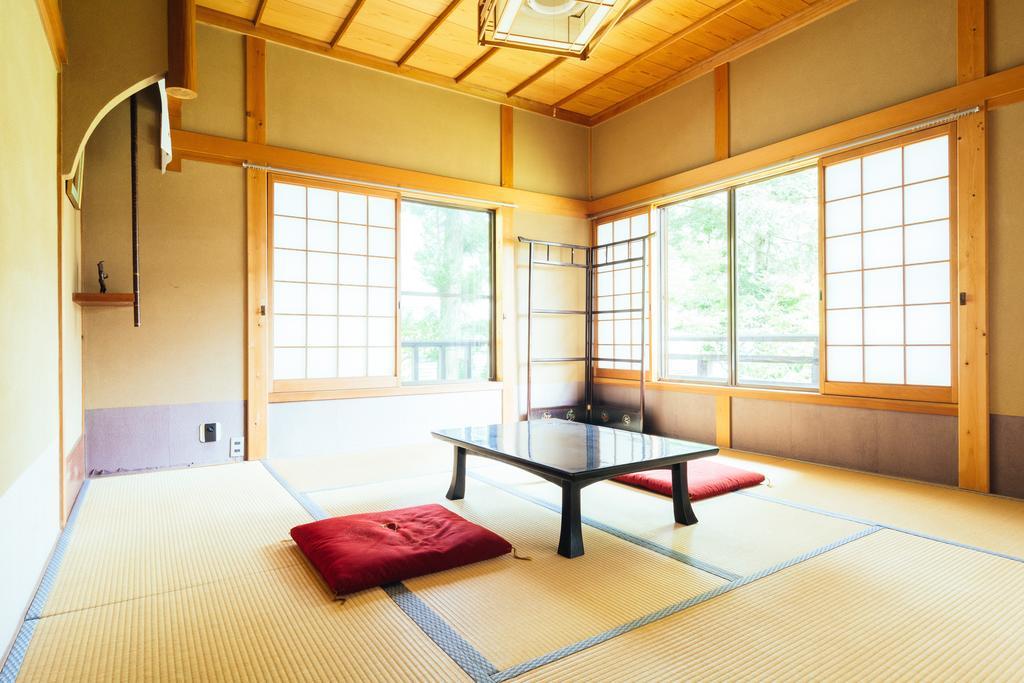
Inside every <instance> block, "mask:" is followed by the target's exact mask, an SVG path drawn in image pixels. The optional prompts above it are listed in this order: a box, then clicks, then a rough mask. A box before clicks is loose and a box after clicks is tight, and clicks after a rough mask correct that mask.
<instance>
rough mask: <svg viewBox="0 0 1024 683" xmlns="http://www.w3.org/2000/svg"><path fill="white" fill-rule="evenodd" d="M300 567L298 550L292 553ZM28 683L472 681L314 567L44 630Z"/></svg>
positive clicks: (377, 604)
mask: <svg viewBox="0 0 1024 683" xmlns="http://www.w3.org/2000/svg"><path fill="white" fill-rule="evenodd" d="M289 552H290V554H291V555H292V556H293V559H295V560H298V559H299V557H298V553H297V551H289ZM19 680H20V681H153V680H165V681H461V680H468V677H467V676H466V674H465V673H464V672H462V670H461V669H459V667H458V666H457V665H456V664H455V663H454V662H453V661H452V660H451V659H450V658H449V657H448V656H447V655H445V654H444V653H443V652H442V651H441V650H440V649H439V648H438V647H437V646H436V645H434V644H433V643H432V642H431V641H430V639H429V638H428V637H427V636H426V635H425V634H424V633H423V632H422V631H421V630H420V629H419V627H418V626H416V624H415V623H413V621H412V620H410V619H409V617H407V616H406V615H405V614H404V613H403V612H402V610H401V609H399V607H398V606H397V605H396V604H395V603H394V602H393V601H392V600H391V598H389V597H388V596H387V595H386V594H385V593H384V591H383V590H380V589H374V590H371V591H364V592H362V593H360V594H358V595H356V596H354V597H352V598H350V599H349V600H347V601H345V602H344V603H341V602H338V601H334V600H332V599H331V597H330V596H329V595H328V594H327V592H326V590H325V589H324V588H323V586H322V584H321V582H320V580H319V578H318V577H317V576H316V575H315V574H314V573H313V571H312V570H311V569H309V568H308V566H307V565H306V564H305V563H304V562H297V563H294V564H292V565H290V566H287V567H283V568H281V569H277V570H273V571H269V572H265V573H262V574H258V575H248V576H244V577H240V578H237V579H231V580H226V581H219V582H217V583H212V584H207V585H204V586H198V587H195V588H191V589H188V590H183V591H176V592H171V593H163V594H161V595H155V596H150V597H145V598H140V599H138V600H130V601H126V602H120V603H117V604H112V605H105V606H103V607H97V608H94V609H88V610H81V611H76V612H69V613H66V614H60V615H56V616H52V617H46V618H43V619H41V620H40V621H39V624H38V626H37V628H36V631H35V635H34V637H33V640H32V646H31V647H30V648H29V651H28V654H27V656H26V658H25V661H24V663H23V665H22V668H21V676H20V677H19Z"/></svg>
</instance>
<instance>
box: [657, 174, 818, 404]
mask: <svg viewBox="0 0 1024 683" xmlns="http://www.w3.org/2000/svg"><path fill="white" fill-rule="evenodd" d="M817 194H818V191H817V170H816V169H814V168H810V169H804V170H801V171H797V172H794V173H789V174H786V175H780V176H775V177H772V178H769V179H767V180H762V181H758V182H753V183H750V184H747V185H742V186H738V187H735V188H730V189H727V190H722V191H720V192H715V193H713V194H708V195H704V196H701V197H696V198H694V199H688V200H685V201H682V202H677V203H675V204H670V205H668V206H665V207H662V208H661V209H660V225H661V232H662V250H663V253H664V256H663V259H662V266H663V274H662V289H663V292H664V294H663V304H662V306H663V309H662V325H661V329H662V373H663V375H664V376H666V377H667V378H669V379H682V380H690V381H700V382H716V383H723V384H724V383H730V384H741V385H757V386H779V387H800V388H816V387H817V386H818V383H819V370H818V357H819V354H818V335H819V322H818V291H819V287H818V233H817V222H818V201H817Z"/></svg>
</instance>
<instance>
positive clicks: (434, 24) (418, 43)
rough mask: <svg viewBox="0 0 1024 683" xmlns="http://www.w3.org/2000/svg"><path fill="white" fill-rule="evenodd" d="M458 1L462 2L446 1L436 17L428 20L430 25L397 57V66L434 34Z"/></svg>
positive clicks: (403, 62)
mask: <svg viewBox="0 0 1024 683" xmlns="http://www.w3.org/2000/svg"><path fill="white" fill-rule="evenodd" d="M460 2H462V0H452V1H451V2H450V3H448V6H447V7H445V8H444V11H443V12H441V14H439V15H437V18H436V19H434V21H432V22H430V26H428V27H427V30H425V31H424V32H423V33H421V34H420V36H419V38H417V39H416V40H415V41H413V44H412V45H411V46H409V49H408V50H406V51H405V54H403V55H402V56H401V57H399V58H398V62H397V64H398V66H403V65H404V64H405V63H406V62H408V61H409V60H410V59H412V56H413V55H414V54H416V51H417V50H419V49H420V46H421V45H423V43H425V42H427V40H429V39H430V36H432V35H434V31H436V30H437V29H439V28H440V27H441V24H443V23H444V22H445V21H447V19H448V17H449V15H451V13H452V12H454V11H455V8H456V7H458V6H459V3H460Z"/></svg>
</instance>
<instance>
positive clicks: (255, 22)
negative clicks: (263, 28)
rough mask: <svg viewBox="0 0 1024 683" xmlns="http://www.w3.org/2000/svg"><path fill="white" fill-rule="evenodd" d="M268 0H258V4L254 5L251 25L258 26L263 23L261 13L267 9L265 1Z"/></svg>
mask: <svg viewBox="0 0 1024 683" xmlns="http://www.w3.org/2000/svg"><path fill="white" fill-rule="evenodd" d="M268 2H270V0H260V4H259V5H257V6H256V16H255V17H253V18H252V25H253V26H259V25H260V24H262V23H263V13H264V12H266V11H267V3H268Z"/></svg>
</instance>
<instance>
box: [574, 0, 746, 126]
mask: <svg viewBox="0 0 1024 683" xmlns="http://www.w3.org/2000/svg"><path fill="white" fill-rule="evenodd" d="M745 2H747V0H730V2H728V3H726V4H724V5H722V6H721V7H719V8H718V9H716V10H713V11H711V12H710V13H709V14H706V15H704V16H703V17H701V18H700V19H698V20H697V21H695V22H693V23H692V24H690V25H689V26H687V27H686V28H684V29H683V30H682V31H679V32H678V33H674V34H672V35H671V36H670V37H668V38H666V39H665V40H663V41H661V42H660V43H658V44H657V45H655V46H653V47H651V48H648V49H647V50H644V51H643V52H641V53H640V54H638V55H637V56H635V57H633V58H632V59H630V60H628V61H626V62H625V63H623V64H620V65H619V66H617V67H615V68H614V69H612V70H611V71H609V72H607V73H605V74H604V75H602V76H601V77H600V78H597V79H595V80H593V81H591V82H590V83H587V84H586V85H584V86H583V87H582V88H580V89H579V90H577V91H576V92H573V93H570V94H569V95H567V96H565V97H563V98H562V99H561V100H559V101H558V102H555V106H556V107H562V106H564V105H566V104H567V103H569V102H571V101H573V100H574V99H576V98H577V97H579V96H580V95H582V94H583V93H585V92H586V91H588V90H590V89H591V88H593V87H594V86H596V85H600V84H601V83H604V82H605V81H607V80H609V79H611V78H614V77H615V76H616V75H618V74H620V73H622V72H623V71H625V70H627V69H629V68H630V67H633V66H635V65H636V64H638V63H640V62H642V61H644V60H645V59H648V58H649V57H651V55H653V54H655V53H657V52H659V51H661V50H663V49H665V48H667V47H669V46H670V45H673V44H674V43H678V42H679V41H680V40H683V39H684V38H686V37H687V36H689V35H691V34H693V33H694V32H696V31H699V30H701V29H703V28H704V27H705V26H707V25H708V24H710V23H711V22H713V21H714V20H716V19H718V18H719V17H721V16H723V15H724V14H726V13H727V12H731V11H732V10H734V9H736V8H737V7H739V6H740V5H742V4H743V3H745Z"/></svg>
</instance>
